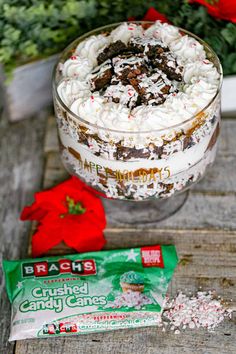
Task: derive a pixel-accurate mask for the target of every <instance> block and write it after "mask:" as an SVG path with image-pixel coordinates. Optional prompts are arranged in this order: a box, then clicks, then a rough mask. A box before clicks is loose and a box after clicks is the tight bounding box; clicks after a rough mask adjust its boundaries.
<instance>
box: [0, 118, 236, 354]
mask: <svg viewBox="0 0 236 354" xmlns="http://www.w3.org/2000/svg"><path fill="white" fill-rule="evenodd" d="M1 124H2V129H1V143H2V144H3V147H2V150H1V155H0V158H1V168H0V180H1V189H0V193H1V196H2V203H1V204H2V209H1V212H0V217H1V219H0V226H1V227H2V229H3V230H2V232H1V234H0V235H1V238H2V241H1V243H0V247H1V249H2V254H3V257H4V258H8V259H12V258H19V257H23V256H26V255H27V237H28V234H29V228H30V225H29V224H27V223H21V222H19V221H18V215H19V212H20V210H21V208H22V207H23V206H24V205H25V204H27V203H29V202H31V201H32V197H33V192H35V191H37V190H39V189H40V186H41V187H44V188H46V187H50V186H52V185H54V184H55V183H57V182H59V181H61V180H63V179H64V178H66V177H67V174H66V172H65V170H64V169H63V167H62V165H61V162H60V157H59V154H58V145H57V137H56V128H55V120H54V118H53V117H51V118H49V119H47V117H46V113H42V114H41V117H37V118H35V119H33V120H29V121H25V122H21V123H17V124H14V125H11V126H10V125H9V124H8V123H6V122H2V123H1ZM43 142H44V144H43ZM43 171H45V172H43ZM41 182H42V184H41ZM104 204H105V208H106V213H107V219H108V226H107V229H106V238H107V241H108V242H107V246H106V248H122V247H123V248H125V247H134V246H140V245H149V244H156V243H162V244H167V243H173V244H175V245H176V247H177V251H178V254H179V257H180V262H179V266H178V269H177V271H176V272H175V276H174V279H173V281H172V283H171V286H170V289H169V292H170V293H171V294H172V295H174V294H175V293H176V292H177V291H178V289H181V290H183V291H192V292H194V291H196V290H197V289H198V288H199V287H202V289H203V290H208V289H216V291H217V293H218V294H219V295H221V296H223V297H224V299H226V300H229V301H230V300H231V299H232V300H233V302H232V306H235V303H236V119H235V120H233V119H226V120H224V121H223V124H222V133H221V138H220V147H219V151H218V156H217V160H216V162H215V164H214V166H213V168H212V169H211V170H210V171H208V173H207V175H206V177H205V178H204V179H203V180H202V181H201V182H200V183H199V184H197V185H196V186H195V187H194V188H193V190H192V191H191V192H190V196H189V198H188V200H187V202H186V203H185V205H184V206H183V208H182V209H181V210H180V211H179V212H178V213H176V214H175V215H173V216H171V217H170V218H168V219H166V220H164V221H161V222H159V223H157V224H154V223H153V224H145V225H136V226H133V225H128V224H117V223H115V222H114V221H112V220H113V219H112V214H113V213H114V212H117V210H116V208H115V207H111V206H110V203H109V201H105V202H104ZM60 252H69V250H68V249H66V248H65V247H63V245H62V246H59V247H57V249H56V250H54V251H53V253H60ZM1 291H2V301H1V312H0V316H1V320H0V325H1V328H0V331H1V332H0V333H1V336H2V340H1V342H2V347H1V351H0V353H2V354H12V353H15V354H47V353H50V354H53V353H54V354H70V353H82V354H85V353H86V354H89V353H100V352H101V353H125V354H127V353H128V354H131V353H148V354H149V353H150V354H151V353H158V354H159V353H160V354H162V353H163V354H164V353H168V354H169V353H170V354H172V353H173V354H178V353H204V354H210V353H214V354H216V353H217V354H223V353H225V354H226V353H227V354H229V353H236V316H235V314H234V316H233V319H232V320H231V321H225V322H224V323H223V324H222V325H221V326H219V327H218V328H217V330H216V331H215V333H208V332H206V331H203V330H186V331H184V332H182V333H181V334H179V335H176V334H174V333H173V332H171V331H168V332H165V333H163V332H162V331H161V329H158V328H155V327H153V328H143V329H137V330H120V331H114V332H110V333H105V334H96V335H94V334H93V335H83V336H74V337H70V338H54V339H51V338H50V339H40V340H24V341H19V342H17V343H16V344H15V345H14V344H13V343H11V344H9V343H7V338H8V335H9V323H10V306H9V303H8V300H7V299H6V294H5V291H4V289H3V288H1Z"/></svg>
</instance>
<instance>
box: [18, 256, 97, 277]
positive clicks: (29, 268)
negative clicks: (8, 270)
mask: <svg viewBox="0 0 236 354" xmlns="http://www.w3.org/2000/svg"><path fill="white" fill-rule="evenodd" d="M63 273H71V274H79V275H93V274H96V263H95V261H94V260H93V259H86V260H77V261H71V260H68V259H61V260H59V261H57V262H56V261H55V262H47V261H42V262H35V263H32V262H31V263H23V264H22V275H23V277H32V276H35V277H50V276H55V275H59V274H63Z"/></svg>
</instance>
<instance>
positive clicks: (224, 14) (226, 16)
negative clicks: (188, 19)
mask: <svg viewBox="0 0 236 354" xmlns="http://www.w3.org/2000/svg"><path fill="white" fill-rule="evenodd" d="M189 2H190V3H194V2H197V3H198V4H201V5H203V6H205V7H206V8H207V11H208V13H209V14H210V15H211V16H213V17H216V18H219V19H222V20H228V21H231V22H234V23H236V1H235V0H189Z"/></svg>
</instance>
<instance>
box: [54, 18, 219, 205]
mask: <svg viewBox="0 0 236 354" xmlns="http://www.w3.org/2000/svg"><path fill="white" fill-rule="evenodd" d="M221 81H222V71H221V66H220V63H219V60H218V58H217V57H216V55H215V54H214V53H213V52H212V50H211V49H210V48H209V47H208V46H207V45H206V44H205V43H203V42H202V41H201V40H200V39H198V38H197V37H195V36H193V35H192V34H190V33H189V32H186V31H184V30H180V29H178V28H176V27H174V26H172V25H169V24H162V23H161V22H159V21H157V22H155V23H147V22H145V23H144V22H139V23H126V22H125V23H121V24H116V25H110V26H105V27H103V28H100V29H97V30H95V31H93V32H90V33H88V34H86V35H84V36H82V37H80V38H79V39H77V40H76V41H75V42H73V43H72V44H71V45H70V46H69V47H68V48H67V49H66V50H65V51H64V53H63V54H62V56H61V58H60V60H59V63H58V65H57V67H56V69H55V74H54V103H55V112H56V117H57V122H58V131H59V140H60V147H61V154H62V159H63V162H64V165H65V166H66V168H67V169H68V171H69V172H70V173H71V174H74V175H77V176H78V177H79V178H81V179H82V180H83V181H84V182H86V183H87V184H88V185H90V186H92V187H93V188H94V189H96V190H97V191H99V192H101V193H102V195H104V196H106V197H108V198H114V199H123V200H125V199H130V200H147V199H149V198H157V199H161V198H167V197H169V196H172V195H173V194H175V193H177V192H181V191H184V190H186V189H187V188H188V187H189V186H191V185H192V184H193V183H194V182H196V181H198V180H199V179H200V178H201V177H202V176H203V175H204V173H205V171H206V168H207V166H209V165H210V164H211V163H212V162H213V161H214V158H215V153H216V142H217V137H218V134H219V121H220V87H221Z"/></svg>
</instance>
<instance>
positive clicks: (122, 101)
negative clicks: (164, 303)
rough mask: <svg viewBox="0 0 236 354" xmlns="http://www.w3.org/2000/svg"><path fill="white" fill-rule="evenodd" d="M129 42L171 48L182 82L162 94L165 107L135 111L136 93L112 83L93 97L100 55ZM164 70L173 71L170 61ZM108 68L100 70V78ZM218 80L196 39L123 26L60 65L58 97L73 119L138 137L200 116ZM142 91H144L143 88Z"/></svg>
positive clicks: (168, 28) (171, 30)
mask: <svg viewBox="0 0 236 354" xmlns="http://www.w3.org/2000/svg"><path fill="white" fill-rule="evenodd" d="M131 38H134V39H135V38H137V39H138V38H142V39H145V41H144V42H145V43H146V42H147V43H152V42H153V43H154V42H155V43H156V40H160V41H162V43H163V44H164V47H165V46H168V47H169V49H170V51H171V54H173V55H174V57H175V59H176V62H177V63H178V64H179V65H181V66H182V67H183V79H182V82H181V83H177V82H175V81H174V80H172V82H171V84H173V87H178V92H174V90H173V89H170V90H169V91H168V92H167V94H166V93H165V95H166V99H165V101H164V103H161V104H159V105H151V104H152V102H151V104H141V105H138V106H136V107H135V105H134V106H133V102H134V101H135V100H136V98H137V93H136V91H135V90H134V88H133V87H130V85H127V84H126V85H125V86H124V85H123V83H116V84H115V83H113V82H112V83H111V85H110V86H108V87H107V88H106V89H105V90H103V91H95V92H92V91H94V86H93V85H92V84H91V79H92V78H94V73H96V71H97V70H100V69H99V68H97V56H98V55H99V53H101V52H102V51H103V50H104V48H107V46H108V45H109V44H111V43H115V42H117V41H122V42H123V43H125V44H126V45H127V44H129V41H130V40H131ZM154 39H156V40H155V41H153V40H154ZM147 46H148V44H147ZM116 60H117V59H112V61H113V64H112V65H114V64H116V70H117V71H119V66H117V62H116ZM131 61H132V60H131ZM136 61H137V57H136ZM102 65H103V64H102ZM167 65H169V66H171V65H172V63H171V61H170V62H169V63H167ZM108 66H109V65H108ZM108 66H106V65H105V66H104V69H102V70H101V74H103V73H104V72H105V71H106V69H107V68H108ZM144 77H145V75H144ZM219 78H220V75H219V73H218V72H217V69H216V67H215V66H214V65H213V63H212V62H211V61H209V60H208V59H206V53H205V51H204V48H203V46H202V45H201V44H200V43H199V42H198V41H197V40H196V39H194V38H192V37H190V36H188V35H181V33H180V32H179V30H178V28H176V27H174V26H172V25H169V24H162V23H161V22H159V21H156V22H155V24H154V25H152V26H150V27H149V28H148V29H147V30H143V28H142V26H140V25H136V24H132V23H131V24H129V23H123V24H121V25H120V26H118V27H117V28H116V29H114V30H113V31H112V32H111V33H110V35H107V34H106V35H105V34H104V35H103V34H100V35H97V36H91V37H89V38H87V39H86V40H84V41H83V42H81V43H80V44H79V45H78V46H77V48H76V50H75V55H73V56H72V57H71V58H69V59H68V60H67V61H65V63H64V64H62V80H61V82H60V84H59V86H58V94H59V96H60V97H61V99H62V100H63V102H64V103H65V104H66V105H67V106H68V108H69V109H70V110H71V111H72V112H73V113H75V114H76V115H78V116H79V117H81V118H83V119H84V120H86V121H88V123H89V122H91V123H94V124H97V125H98V126H100V127H104V128H110V129H113V130H117V131H120V130H125V131H127V132H128V131H140V132H141V131H148V130H158V129H163V128H168V127H171V126H173V125H176V124H180V123H182V122H183V121H185V120H186V119H189V118H191V117H192V116H193V115H194V114H196V113H198V112H200V111H201V110H202V109H203V108H204V107H205V106H206V105H207V104H208V103H209V102H210V101H211V99H212V98H213V97H214V96H215V94H216V92H217V88H218V85H219ZM148 81H150V79H149V78H148V79H147V81H146V82H148ZM167 81H168V79H167ZM113 84H114V85H113ZM171 84H169V86H170V85H171ZM144 86H145V85H144ZM140 87H141V89H142V83H141V84H140ZM152 89H153V88H152ZM111 98H113V100H112V99H111ZM116 99H117V102H116ZM154 101H155V100H154ZM154 103H155V102H154ZM133 107H134V108H133Z"/></svg>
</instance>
